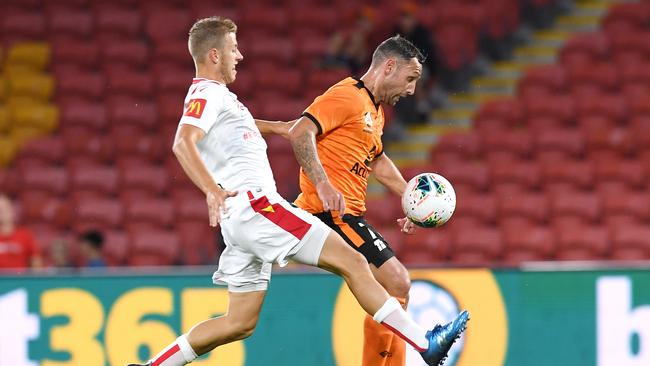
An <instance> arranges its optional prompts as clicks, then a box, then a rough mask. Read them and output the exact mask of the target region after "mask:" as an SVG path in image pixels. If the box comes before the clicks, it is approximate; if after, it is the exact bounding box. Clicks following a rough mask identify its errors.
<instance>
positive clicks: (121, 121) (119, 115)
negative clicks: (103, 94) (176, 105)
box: [107, 96, 158, 130]
mask: <svg viewBox="0 0 650 366" xmlns="http://www.w3.org/2000/svg"><path fill="white" fill-rule="evenodd" d="M107 107H108V109H107V112H108V121H109V123H110V124H111V126H114V127H115V126H118V125H125V126H129V127H131V128H139V129H140V130H148V129H151V128H154V127H155V126H156V124H157V123H158V110H157V108H156V104H155V103H153V102H150V101H149V100H148V99H146V98H142V99H132V98H124V97H123V96H122V97H118V98H114V99H112V100H109V101H108V104H107Z"/></svg>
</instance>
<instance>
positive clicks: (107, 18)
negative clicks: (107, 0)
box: [95, 4, 142, 39]
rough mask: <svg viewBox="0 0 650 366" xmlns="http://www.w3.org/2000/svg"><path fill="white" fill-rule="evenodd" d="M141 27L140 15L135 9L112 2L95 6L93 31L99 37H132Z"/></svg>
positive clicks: (134, 36) (135, 35)
mask: <svg viewBox="0 0 650 366" xmlns="http://www.w3.org/2000/svg"><path fill="white" fill-rule="evenodd" d="M141 29H142V17H141V15H140V12H139V11H138V10H137V9H134V8H132V7H127V6H114V5H112V4H98V5H97V6H95V32H96V34H97V35H98V38H99V39H103V38H113V39H118V38H122V39H129V38H131V39H132V38H136V37H137V35H138V34H139V33H140V30H141Z"/></svg>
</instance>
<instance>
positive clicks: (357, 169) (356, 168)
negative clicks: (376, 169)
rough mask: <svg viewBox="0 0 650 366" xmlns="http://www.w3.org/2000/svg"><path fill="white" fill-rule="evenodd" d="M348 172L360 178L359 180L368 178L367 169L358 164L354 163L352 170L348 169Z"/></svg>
mask: <svg viewBox="0 0 650 366" xmlns="http://www.w3.org/2000/svg"><path fill="white" fill-rule="evenodd" d="M350 172H352V173H354V174H356V175H358V176H360V177H361V178H368V168H366V167H365V166H363V165H361V164H359V163H354V165H353V166H352V168H350Z"/></svg>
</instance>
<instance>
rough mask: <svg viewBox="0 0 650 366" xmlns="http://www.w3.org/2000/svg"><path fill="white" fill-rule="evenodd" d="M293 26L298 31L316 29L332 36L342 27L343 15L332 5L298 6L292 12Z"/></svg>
mask: <svg viewBox="0 0 650 366" xmlns="http://www.w3.org/2000/svg"><path fill="white" fill-rule="evenodd" d="M291 15H292V16H293V19H292V20H291V24H292V25H293V26H294V27H296V28H297V29H314V28H316V29H317V30H318V31H319V32H320V33H326V34H332V33H333V32H334V31H336V30H337V29H338V27H339V26H340V25H341V23H340V21H341V13H340V11H339V10H338V9H336V7H333V6H331V5H315V6H298V7H296V8H294V9H293V10H292V11H291Z"/></svg>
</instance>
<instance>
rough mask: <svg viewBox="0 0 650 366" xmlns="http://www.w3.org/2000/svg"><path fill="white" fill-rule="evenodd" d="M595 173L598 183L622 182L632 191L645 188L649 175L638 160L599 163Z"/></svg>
mask: <svg viewBox="0 0 650 366" xmlns="http://www.w3.org/2000/svg"><path fill="white" fill-rule="evenodd" d="M595 172H596V176H597V177H598V180H599V181H600V182H622V183H625V184H626V185H627V186H628V187H629V188H632V189H639V188H644V187H646V186H647V182H648V176H649V175H650V172H648V173H646V172H645V169H644V167H643V164H642V162H641V161H638V160H609V161H599V162H598V164H596V169H595Z"/></svg>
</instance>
